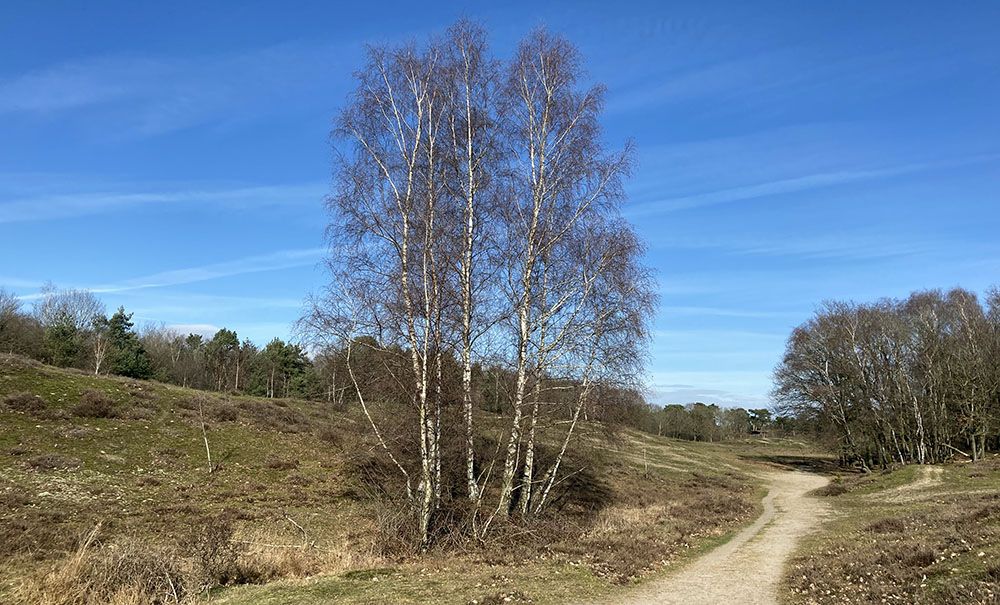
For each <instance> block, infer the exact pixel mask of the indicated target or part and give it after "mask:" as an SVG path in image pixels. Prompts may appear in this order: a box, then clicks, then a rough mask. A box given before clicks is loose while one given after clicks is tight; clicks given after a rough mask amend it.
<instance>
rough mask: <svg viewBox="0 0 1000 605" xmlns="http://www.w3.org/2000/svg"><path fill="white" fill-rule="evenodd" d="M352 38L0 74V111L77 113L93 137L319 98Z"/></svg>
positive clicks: (93, 60) (145, 131) (229, 117)
mask: <svg viewBox="0 0 1000 605" xmlns="http://www.w3.org/2000/svg"><path fill="white" fill-rule="evenodd" d="M358 50H359V45H358V44H355V43H346V42H338V43H315V42H314V43H310V42H291V43H284V44H278V45H273V46H269V47H265V48H255V49H247V50H242V51H235V52H227V53H219V54H214V55H207V56H194V57H192V56H188V57H157V56H137V55H111V56H97V57H89V58H83V59H78V60H75V61H69V62H65V63H62V64H54V65H50V66H47V67H44V68H41V69H38V70H36V71H33V72H30V73H22V74H19V75H16V76H13V77H9V78H6V79H2V80H0V115H4V114H8V115H17V114H21V115H26V116H32V117H39V118H46V119H51V118H56V117H63V116H65V115H73V114H84V113H85V115H86V116H87V117H88V119H87V120H86V122H85V123H86V124H89V125H90V127H91V128H93V131H94V134H96V135H100V136H105V137H107V136H111V137H122V136H136V135H138V136H148V135H156V134H162V133H165V132H170V131H174V130H178V129H183V128H189V127H191V126H196V125H200V124H208V123H212V124H218V123H220V122H232V121H238V120H244V119H247V118H251V117H254V116H257V115H266V114H268V113H273V112H276V111H283V112H287V111H288V110H289V108H290V107H302V106H308V105H310V104H318V103H320V102H321V101H320V99H323V98H325V97H327V96H328V95H327V94H324V93H329V92H330V86H331V77H330V74H337V73H344V74H345V75H346V74H347V73H349V70H347V69H346V68H345V67H346V66H345V64H344V62H345V61H349V60H352V54H353V53H356V52H357V51H358Z"/></svg>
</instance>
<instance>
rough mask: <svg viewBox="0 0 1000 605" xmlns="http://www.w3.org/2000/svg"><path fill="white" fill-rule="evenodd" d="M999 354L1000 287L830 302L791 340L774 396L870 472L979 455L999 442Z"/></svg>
mask: <svg viewBox="0 0 1000 605" xmlns="http://www.w3.org/2000/svg"><path fill="white" fill-rule="evenodd" d="M997 359H1000V291H998V290H996V289H994V290H992V291H990V292H989V293H988V294H987V296H986V300H985V304H984V303H982V302H980V301H979V299H978V298H977V296H976V295H975V294H974V293H972V292H969V291H967V290H963V289H953V290H950V291H947V292H942V291H940V290H932V291H925V292H915V293H913V294H911V295H910V296H909V297H908V298H906V299H903V300H895V299H884V300H880V301H877V302H874V303H870V304H857V303H850V302H829V303H826V304H824V305H823V306H822V307H821V308H820V309H819V311H817V313H816V315H815V316H814V317H813V318H812V319H810V320H809V321H808V322H806V323H805V324H803V325H801V326H799V327H798V328H796V329H795V330H794V332H793V333H792V335H791V337H790V338H789V341H788V345H787V348H786V351H785V355H784V358H783V360H782V363H781V365H780V366H779V367H778V369H777V370H776V373H775V384H776V387H775V392H774V395H775V398H776V399H777V400H778V402H779V403H780V404H781V406H782V408H783V409H784V410H786V411H787V412H788V413H791V414H794V415H796V416H798V417H800V418H804V419H811V420H814V421H815V422H817V423H820V424H821V425H823V426H824V427H826V428H827V431H828V432H831V433H833V434H834V435H836V437H837V439H838V441H839V445H840V449H841V452H842V457H843V458H844V459H845V461H850V462H853V463H857V464H859V465H862V466H863V467H865V468H870V467H873V466H883V467H884V466H889V465H892V464H905V463H921V464H923V463H934V462H940V461H942V460H945V459H946V458H950V457H953V456H956V455H957V456H963V457H966V458H969V459H971V460H978V459H980V458H982V457H983V456H984V455H985V453H986V452H987V451H988V450H996V449H997V448H998V447H1000V364H998V363H997Z"/></svg>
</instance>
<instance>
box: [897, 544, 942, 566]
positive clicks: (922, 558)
mask: <svg viewBox="0 0 1000 605" xmlns="http://www.w3.org/2000/svg"><path fill="white" fill-rule="evenodd" d="M936 558H937V555H936V554H935V553H934V551H933V550H931V549H929V548H920V549H917V550H915V551H913V552H912V553H910V554H908V555H907V556H906V557H905V558H904V559H903V565H906V566H907V567H928V566H930V565H933V564H934V561H935V559H936Z"/></svg>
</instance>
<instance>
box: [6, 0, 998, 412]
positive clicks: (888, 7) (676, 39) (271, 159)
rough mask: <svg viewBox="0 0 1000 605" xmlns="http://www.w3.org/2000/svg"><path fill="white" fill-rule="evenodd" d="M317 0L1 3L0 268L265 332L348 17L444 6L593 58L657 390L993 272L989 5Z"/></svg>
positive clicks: (313, 258) (309, 226)
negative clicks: (880, 301)
mask: <svg viewBox="0 0 1000 605" xmlns="http://www.w3.org/2000/svg"><path fill="white" fill-rule="evenodd" d="M336 4H337V3H331V2H316V3H288V2H284V3H279V2H271V3H264V2H241V3H230V4H226V3H222V2H211V3H206V2H198V3H193V2H192V3H188V2H171V3H156V4H153V3H135V2H93V3H81V2H45V3H39V2H20V1H11V0H7V1H5V2H4V3H3V4H2V6H0V286H4V287H7V288H9V289H13V290H14V291H16V292H17V293H18V294H21V295H23V296H25V297H26V299H27V300H30V297H31V296H32V294H34V293H37V291H38V289H39V287H40V286H41V284H42V283H43V282H45V281H47V280H51V281H53V282H55V283H56V284H57V285H59V286H63V287H86V288H92V289H94V290H96V291H98V292H100V293H101V296H102V297H103V298H104V300H105V301H106V302H107V304H108V306H109V307H114V306H117V305H119V304H123V305H125V306H126V307H127V308H128V309H130V310H133V311H134V312H135V316H136V319H137V320H138V321H139V322H140V323H144V322H155V323H164V324H166V325H172V326H178V327H179V329H181V330H196V331H211V330H214V329H215V328H216V327H220V326H227V327H230V328H233V329H236V330H237V331H238V332H239V333H240V335H241V336H248V337H250V338H252V339H254V340H256V341H258V342H264V341H266V340H268V339H269V338H270V337H271V336H275V335H277V336H287V335H288V333H289V327H290V322H291V321H293V320H294V319H295V317H297V315H298V313H299V311H300V308H301V302H302V299H303V297H304V296H305V295H306V294H307V293H308V292H310V291H312V290H314V289H316V288H317V287H318V286H319V285H320V284H321V283H322V281H323V279H324V275H323V273H322V271H321V270H320V268H319V266H318V262H319V260H320V258H321V256H322V252H323V228H324V226H325V215H324V213H323V211H322V208H321V200H322V197H323V195H324V194H325V193H326V192H327V191H328V190H329V184H330V165H331V155H332V152H331V149H330V146H329V142H328V131H329V125H330V120H331V118H332V117H333V115H334V114H335V113H336V112H337V110H338V107H339V106H340V105H341V103H342V102H343V100H344V98H345V95H346V93H347V91H348V90H349V88H350V86H351V79H350V74H351V71H352V70H353V69H355V68H356V67H357V66H359V64H360V60H361V55H362V45H363V44H364V43H365V42H373V41H374V42H379V41H382V42H392V41H405V40H407V39H410V38H422V37H423V36H425V35H426V34H428V33H433V32H440V31H442V30H443V29H444V28H445V27H447V25H448V24H450V23H451V22H452V21H453V20H454V19H456V18H457V17H460V16H469V17H473V18H476V19H478V20H480V21H482V22H483V23H484V24H485V25H486V26H487V27H488V28H489V29H490V30H491V32H492V42H493V45H494V47H495V48H496V49H497V51H498V52H499V53H500V54H501V55H507V54H508V53H509V51H510V50H511V49H512V47H513V45H514V44H515V42H516V40H517V39H518V37H519V36H521V35H522V34H523V33H525V32H526V31H527V30H529V29H530V28H532V27H534V26H537V25H545V26H547V27H549V28H550V29H552V30H554V31H557V32H559V33H562V34H564V35H566V36H568V37H569V38H570V39H571V40H573V41H574V42H575V43H576V44H577V45H579V47H580V48H581V50H582V51H583V53H584V55H585V57H586V59H587V64H588V68H589V71H590V74H591V76H592V77H593V78H594V79H595V80H600V81H603V82H605V83H606V84H607V85H608V87H609V94H608V105H607V112H606V120H605V124H606V135H607V140H608V142H609V143H610V144H613V145H619V144H621V143H622V142H623V141H624V140H626V139H627V138H632V139H634V140H635V143H636V145H637V148H638V153H639V167H638V170H637V171H636V174H635V177H634V178H633V179H632V181H631V182H630V184H629V192H630V201H629V204H628V206H627V215H628V216H629V218H631V219H632V220H633V221H634V222H635V223H636V224H637V226H638V228H639V230H640V232H641V233H642V235H643V236H644V237H645V238H646V239H647V240H648V242H649V258H648V262H649V264H650V265H652V266H653V267H654V268H655V269H656V270H657V272H658V275H659V278H660V288H661V294H662V308H661V310H660V313H659V316H658V317H657V319H656V324H655V328H656V333H655V340H654V343H653V350H652V359H651V364H650V375H649V384H650V387H651V389H652V393H653V399H654V400H656V401H659V402H687V401H692V400H696V399H697V400H702V401H717V402H720V403H724V404H730V405H734V404H743V405H759V404H763V403H766V401H767V393H768V391H769V389H770V375H771V371H772V369H773V367H774V366H775V364H776V363H777V362H778V361H779V359H780V355H781V353H782V350H783V347H784V340H785V337H786V336H787V334H788V332H789V331H790V330H791V328H792V327H794V326H795V325H797V324H799V323H801V322H802V321H804V320H805V319H807V318H808V316H809V315H810V314H811V313H812V311H813V309H814V308H815V307H816V305H817V304H818V303H819V302H820V301H822V300H824V299H829V298H851V299H857V300H869V299H873V298H877V297H880V296H902V295H905V294H906V293H907V292H909V291H910V290H914V289H921V288H931V287H950V286H955V285H961V286H964V287H967V288H970V289H973V290H976V291H980V292H981V291H983V290H985V289H986V288H987V287H988V286H990V285H992V284H994V283H1000V271H998V269H1000V238H998V237H997V232H998V228H1000V203H998V199H997V197H998V193H997V192H998V191H1000V187H998V185H1000V136H998V135H1000V116H998V107H1000V43H998V42H997V38H996V32H997V31H998V29H1000V3H995V2H963V3H960V4H946V3H929V2H926V3H925V2H912V1H911V2H877V3H872V2H836V3H819V2H787V3H758V2H754V3H745V2H732V3H706V2H689V3H681V2H676V3H661V2H649V3H629V2H614V3H608V2H593V3H582V2H574V3H565V4H560V3H554V2H553V3H545V2H531V3H519V2H512V3H502V6H498V4H501V3H482V4H479V5H476V4H469V5H466V6H464V7H463V6H460V5H458V4H455V3H442V4H440V5H432V4H428V3H423V2H405V3H398V4H397V3H388V2H380V3H378V4H377V5H375V4H364V5H358V6H354V7H342V6H337V5H336ZM751 5H752V6H751Z"/></svg>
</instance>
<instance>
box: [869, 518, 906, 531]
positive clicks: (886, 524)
mask: <svg viewBox="0 0 1000 605" xmlns="http://www.w3.org/2000/svg"><path fill="white" fill-rule="evenodd" d="M905 529H906V523H905V522H904V521H903V520H902V519H900V518H898V517H889V518H886V519H879V520H878V521H875V522H874V523H870V524H868V526H867V527H865V531H868V532H871V533H873V534H895V533H900V532H902V531H904V530H905Z"/></svg>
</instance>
